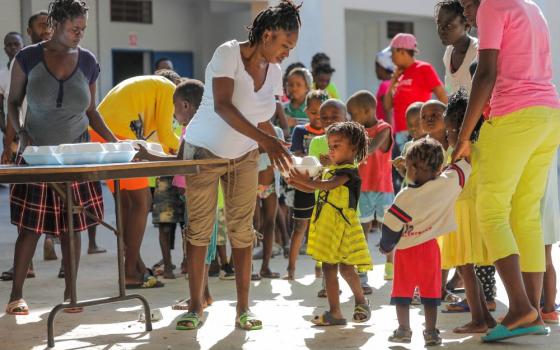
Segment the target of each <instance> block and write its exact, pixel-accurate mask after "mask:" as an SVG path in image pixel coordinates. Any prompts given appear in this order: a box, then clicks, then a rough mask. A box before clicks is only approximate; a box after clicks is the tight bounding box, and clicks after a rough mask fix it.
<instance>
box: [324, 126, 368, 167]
mask: <svg viewBox="0 0 560 350" xmlns="http://www.w3.org/2000/svg"><path fill="white" fill-rule="evenodd" d="M331 135H340V136H343V137H345V138H346V139H347V140H348V142H349V143H350V145H352V146H355V147H356V155H355V158H354V161H355V162H356V163H361V162H362V161H363V160H364V159H366V157H367V150H368V136H367V133H366V129H365V128H364V126H363V125H362V124H359V123H356V122H351V121H347V122H338V123H334V124H333V125H331V126H329V127H328V128H327V137H329V136H331Z"/></svg>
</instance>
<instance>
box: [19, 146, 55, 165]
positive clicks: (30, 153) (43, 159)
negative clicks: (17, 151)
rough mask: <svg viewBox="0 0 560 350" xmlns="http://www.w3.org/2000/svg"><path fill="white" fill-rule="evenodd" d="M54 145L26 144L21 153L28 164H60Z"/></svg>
mask: <svg viewBox="0 0 560 350" xmlns="http://www.w3.org/2000/svg"><path fill="white" fill-rule="evenodd" d="M54 151H55V147H54V146H27V147H26V148H25V150H24V151H23V153H22V156H23V159H24V160H25V162H26V163H27V164H29V165H60V160H59V159H58V157H57V156H56V154H55V152H54Z"/></svg>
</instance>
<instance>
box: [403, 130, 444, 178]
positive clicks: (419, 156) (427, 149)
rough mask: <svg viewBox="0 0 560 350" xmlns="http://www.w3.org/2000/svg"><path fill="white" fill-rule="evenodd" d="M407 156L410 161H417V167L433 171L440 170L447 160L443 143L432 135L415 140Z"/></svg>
mask: <svg viewBox="0 0 560 350" xmlns="http://www.w3.org/2000/svg"><path fill="white" fill-rule="evenodd" d="M405 157H406V160H407V161H408V162H415V163H416V165H417V167H419V168H422V169H425V170H429V171H433V172H437V171H439V169H441V166H442V165H443V162H444V160H445V159H444V151H443V147H442V146H441V143H439V142H438V141H437V140H435V139H433V138H431V137H425V138H423V139H420V140H418V141H414V142H413V143H412V145H411V146H410V147H409V148H408V150H407V151H406V155H405Z"/></svg>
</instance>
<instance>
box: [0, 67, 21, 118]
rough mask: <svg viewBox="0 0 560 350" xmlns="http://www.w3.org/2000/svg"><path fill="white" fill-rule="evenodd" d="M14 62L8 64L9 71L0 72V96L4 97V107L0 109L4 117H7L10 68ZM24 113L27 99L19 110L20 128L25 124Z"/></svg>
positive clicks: (10, 80) (10, 77) (10, 79)
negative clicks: (2, 109)
mask: <svg viewBox="0 0 560 350" xmlns="http://www.w3.org/2000/svg"><path fill="white" fill-rule="evenodd" d="M15 62H16V60H15V59H13V60H12V62H10V68H9V69H2V70H0V94H2V95H4V106H0V108H4V112H5V113H6V116H7V115H8V94H9V93H10V85H11V82H12V67H13V66H14V63H15ZM25 113H27V97H25V98H24V99H23V101H22V103H21V107H20V109H19V124H20V125H22V126H23V123H24V122H25ZM6 122H7V121H6Z"/></svg>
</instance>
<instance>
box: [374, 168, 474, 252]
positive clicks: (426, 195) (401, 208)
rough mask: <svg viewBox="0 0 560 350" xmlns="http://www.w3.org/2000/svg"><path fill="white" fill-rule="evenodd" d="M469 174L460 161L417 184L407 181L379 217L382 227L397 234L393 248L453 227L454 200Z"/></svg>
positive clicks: (433, 235) (452, 229)
mask: <svg viewBox="0 0 560 350" xmlns="http://www.w3.org/2000/svg"><path fill="white" fill-rule="evenodd" d="M470 173H471V166H470V164H469V163H467V162H466V161H464V160H461V161H459V162H457V163H455V164H452V165H450V166H449V167H447V168H446V170H445V171H444V172H443V173H442V174H441V175H440V176H438V177H437V178H436V179H434V180H432V181H428V182H426V183H425V184H423V185H422V186H420V187H414V186H413V185H410V184H409V185H408V187H406V188H404V189H403V190H402V191H400V192H399V194H398V195H397V197H396V198H395V201H394V202H393V205H392V206H391V208H389V210H388V211H387V213H386V214H385V217H384V219H383V226H386V228H388V229H389V230H390V231H392V233H395V235H397V234H399V233H401V237H400V240H399V241H398V243H397V245H396V249H406V248H410V247H413V246H416V245H419V244H422V243H424V242H427V241H429V240H431V239H434V238H436V237H438V236H441V235H444V234H446V233H449V232H452V231H454V230H456V228H457V224H456V222H455V212H454V209H455V202H456V201H457V197H458V196H459V194H460V193H461V191H462V190H463V186H464V185H465V183H466V182H467V179H468V178H469V176H470ZM383 231H384V233H383V235H385V234H386V233H385V230H383ZM392 233H389V234H392ZM382 241H383V238H382Z"/></svg>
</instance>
